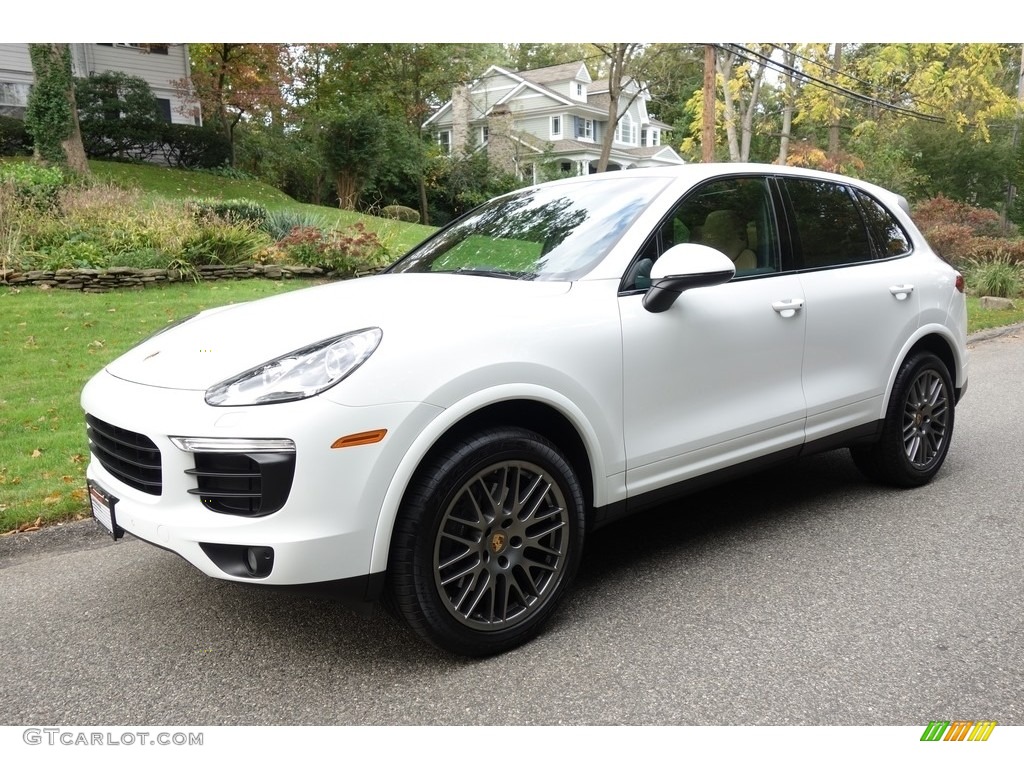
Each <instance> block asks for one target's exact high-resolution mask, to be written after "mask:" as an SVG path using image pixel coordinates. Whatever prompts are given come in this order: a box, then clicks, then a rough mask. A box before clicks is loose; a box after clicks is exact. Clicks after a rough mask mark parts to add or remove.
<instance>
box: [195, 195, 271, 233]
mask: <svg viewBox="0 0 1024 768" xmlns="http://www.w3.org/2000/svg"><path fill="white" fill-rule="evenodd" d="M185 210H186V211H188V212H189V213H190V214H192V216H193V218H196V219H208V218H211V217H215V218H219V219H222V220H224V221H227V222H234V223H239V222H248V223H250V224H253V225H255V226H257V227H261V226H262V225H263V222H265V221H266V220H267V216H268V215H269V214H268V213H267V209H266V208H264V207H263V206H262V205H260V204H259V203H255V202H253V201H252V200H199V199H192V200H187V201H185Z"/></svg>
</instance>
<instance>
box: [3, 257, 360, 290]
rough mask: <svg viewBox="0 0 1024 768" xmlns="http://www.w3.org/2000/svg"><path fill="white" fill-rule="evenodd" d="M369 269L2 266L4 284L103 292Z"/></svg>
mask: <svg viewBox="0 0 1024 768" xmlns="http://www.w3.org/2000/svg"><path fill="white" fill-rule="evenodd" d="M364 274H369V272H357V273H355V274H354V275H351V274H339V273H336V272H325V271H324V270H323V269H320V268H319V267H298V266H280V265H277V264H266V265H265V264H245V265H241V266H235V267H226V266H218V265H211V266H205V267H198V268H197V269H196V272H195V273H194V274H193V273H188V272H180V271H178V270H175V269H132V268H130V267H111V268H110V269H58V270H56V271H54V272H48V271H44V270H31V271H28V272H14V271H11V270H2V269H0V285H8V286H11V287H12V288H22V287H31V286H35V287H38V288H43V289H49V288H61V289H63V290H68V291H85V292H87V293H103V292H105V291H110V290H115V289H119V288H135V289H140V288H145V287H147V286H150V285H157V284H160V283H184V282H190V281H192V280H194V279H195V278H196V277H198V278H199V279H200V280H243V279H248V278H266V279H268V280H289V279H292V278H317V277H320V278H327V279H343V278H347V277H360V276H362V275H364Z"/></svg>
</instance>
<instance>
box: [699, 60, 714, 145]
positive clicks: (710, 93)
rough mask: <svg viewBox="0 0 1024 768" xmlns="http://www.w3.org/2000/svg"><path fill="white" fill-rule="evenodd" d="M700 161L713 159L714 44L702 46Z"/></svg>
mask: <svg viewBox="0 0 1024 768" xmlns="http://www.w3.org/2000/svg"><path fill="white" fill-rule="evenodd" d="M700 152H701V158H700V159H701V162H703V163H713V162H714V161H715V46H714V45H713V44H712V43H707V44H705V46H704V112H703V118H702V122H701V132H700Z"/></svg>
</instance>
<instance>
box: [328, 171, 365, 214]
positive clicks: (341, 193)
mask: <svg viewBox="0 0 1024 768" xmlns="http://www.w3.org/2000/svg"><path fill="white" fill-rule="evenodd" d="M334 181H335V190H336V191H337V193H338V207H339V208H341V209H342V210H345V211H354V210H355V209H356V203H358V202H359V184H358V180H357V179H356V178H355V177H354V176H352V175H351V174H349V173H345V172H344V171H342V172H340V173H338V175H337V176H335V180H334Z"/></svg>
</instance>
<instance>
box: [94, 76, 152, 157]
mask: <svg viewBox="0 0 1024 768" xmlns="http://www.w3.org/2000/svg"><path fill="white" fill-rule="evenodd" d="M75 101H76V103H77V105H78V121H79V125H80V126H81V129H82V144H83V145H84V146H85V152H86V154H87V155H89V157H136V158H143V157H149V156H151V155H152V153H153V151H154V150H155V147H156V144H157V142H158V139H159V137H160V129H161V123H160V120H159V116H158V114H157V109H156V99H155V98H154V96H153V91H152V90H151V89H150V87H149V85H148V84H147V83H146V81H145V80H143V79H142V78H139V77H133V76H132V75H126V74H124V73H123V72H100V73H97V74H93V75H90V76H89V77H86V78H78V79H76V80H75Z"/></svg>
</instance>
